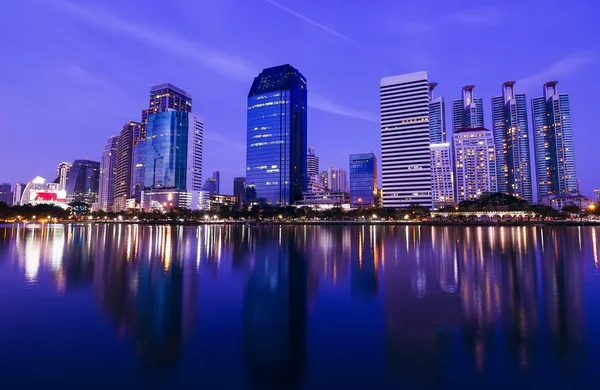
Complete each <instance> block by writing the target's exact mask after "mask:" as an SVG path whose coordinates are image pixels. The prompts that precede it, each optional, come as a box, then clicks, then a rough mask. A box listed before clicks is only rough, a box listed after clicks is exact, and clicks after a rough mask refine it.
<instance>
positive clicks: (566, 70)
mask: <svg viewBox="0 0 600 390" xmlns="http://www.w3.org/2000/svg"><path fill="white" fill-rule="evenodd" d="M593 62H594V57H593V55H592V53H591V52H589V51H580V52H577V53H573V54H571V55H569V56H567V57H565V58H563V59H562V60H560V61H557V62H555V63H553V64H551V65H550V66H548V67H547V68H545V69H542V70H541V71H539V72H538V73H536V74H534V75H532V76H529V77H526V78H524V79H521V80H519V82H518V83H519V85H521V86H522V87H524V88H530V87H533V86H536V85H538V86H539V85H542V83H544V82H546V81H549V80H552V79H555V78H558V77H560V76H566V75H569V74H572V73H574V72H575V71H577V70H579V69H580V68H582V67H584V66H585V65H588V64H591V63H593Z"/></svg>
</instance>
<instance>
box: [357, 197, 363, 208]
mask: <svg viewBox="0 0 600 390" xmlns="http://www.w3.org/2000/svg"><path fill="white" fill-rule="evenodd" d="M358 201H359V202H360V208H361V209H362V208H363V207H362V198H358Z"/></svg>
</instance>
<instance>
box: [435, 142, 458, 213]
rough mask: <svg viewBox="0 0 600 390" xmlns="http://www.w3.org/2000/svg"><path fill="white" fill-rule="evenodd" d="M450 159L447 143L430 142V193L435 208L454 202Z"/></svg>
mask: <svg viewBox="0 0 600 390" xmlns="http://www.w3.org/2000/svg"><path fill="white" fill-rule="evenodd" d="M450 159H451V152H450V144H449V143H441V144H431V194H432V198H433V208H435V209H439V208H441V207H445V206H453V205H454V204H455V199H454V175H453V173H452V166H451V165H450Z"/></svg>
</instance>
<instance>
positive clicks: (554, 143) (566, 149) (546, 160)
mask: <svg viewBox="0 0 600 390" xmlns="http://www.w3.org/2000/svg"><path fill="white" fill-rule="evenodd" d="M557 85H558V82H557V81H549V82H547V83H545V84H544V96H540V97H537V98H533V99H532V100H531V105H532V110H531V111H532V113H533V132H534V144H535V160H536V168H537V180H538V198H539V199H541V198H542V197H544V196H546V195H564V194H568V193H569V192H575V191H577V190H578V188H577V187H578V186H577V175H576V172H575V152H574V145H573V127H572V124H571V105H570V102H569V95H568V94H566V93H558V88H557Z"/></svg>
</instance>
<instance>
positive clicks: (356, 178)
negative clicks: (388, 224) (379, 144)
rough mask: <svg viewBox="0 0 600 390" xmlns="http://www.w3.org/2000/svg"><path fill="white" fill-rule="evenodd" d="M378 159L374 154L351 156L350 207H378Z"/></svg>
mask: <svg viewBox="0 0 600 390" xmlns="http://www.w3.org/2000/svg"><path fill="white" fill-rule="evenodd" d="M377 193H378V191H377V157H375V154H373V153H362V154H351V155H350V207H353V208H356V207H360V208H362V207H373V206H376V205H377Z"/></svg>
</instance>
